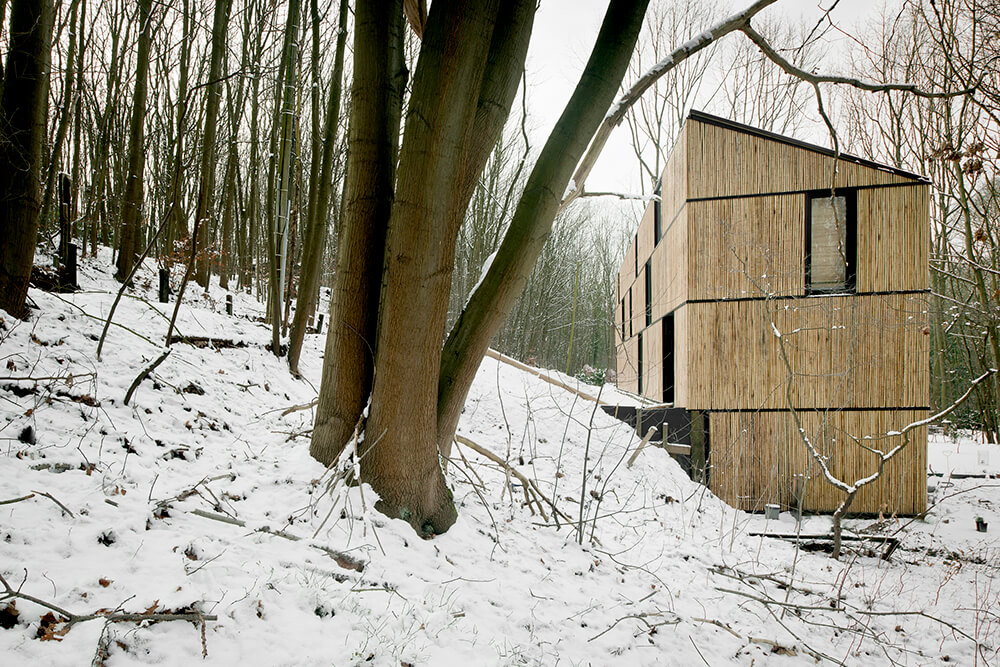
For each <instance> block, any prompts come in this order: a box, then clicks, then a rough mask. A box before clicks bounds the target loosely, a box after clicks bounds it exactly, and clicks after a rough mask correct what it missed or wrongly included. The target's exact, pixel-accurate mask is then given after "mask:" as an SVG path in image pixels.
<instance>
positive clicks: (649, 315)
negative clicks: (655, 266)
mask: <svg viewBox="0 0 1000 667" xmlns="http://www.w3.org/2000/svg"><path fill="white" fill-rule="evenodd" d="M651 270H652V264H651V263H650V260H648V259H647V260H646V326H647V327H648V326H649V325H650V324H652V323H653V278H652V274H651V273H650V271H651Z"/></svg>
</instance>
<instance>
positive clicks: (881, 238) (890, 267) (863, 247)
mask: <svg viewBox="0 0 1000 667" xmlns="http://www.w3.org/2000/svg"><path fill="white" fill-rule="evenodd" d="M929 198H930V188H929V186H917V187H906V188H883V189H877V190H860V191H858V291H861V292H888V291H900V290H914V289H926V288H927V286H928V263H929V257H928V255H929V252H930V243H931V241H930V224H929V223H928V217H929V211H930V201H929Z"/></svg>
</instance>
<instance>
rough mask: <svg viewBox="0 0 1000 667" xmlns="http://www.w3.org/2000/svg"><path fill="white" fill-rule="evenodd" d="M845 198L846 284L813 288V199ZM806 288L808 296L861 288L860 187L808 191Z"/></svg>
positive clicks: (846, 292) (839, 292)
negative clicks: (859, 258)
mask: <svg viewBox="0 0 1000 667" xmlns="http://www.w3.org/2000/svg"><path fill="white" fill-rule="evenodd" d="M831 197H843V198H844V204H845V208H846V210H845V216H846V220H845V223H846V225H847V230H846V231H847V250H846V253H845V254H846V258H845V259H846V266H845V271H844V286H843V287H813V285H812V253H811V252H810V248H811V247H812V202H813V200H814V199H830V198H831ZM805 198H806V220H805V235H804V236H805V248H803V256H804V258H805V290H806V294H807V295H814V294H854V293H856V292H857V290H858V189H857V188H836V189H834V190H830V189H825V190H810V191H808V192H806V194H805Z"/></svg>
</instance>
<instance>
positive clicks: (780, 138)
mask: <svg viewBox="0 0 1000 667" xmlns="http://www.w3.org/2000/svg"><path fill="white" fill-rule="evenodd" d="M688 120H696V121H698V122H699V123H705V124H707V125H715V126H716V127H721V128H724V129H727V130H733V131H734V132H742V133H743V134H750V135H753V136H755V137H761V138H764V139H769V140H771V141H777V142H779V143H782V144H787V145H788V146H794V147H796V148H802V149H805V150H807V151H812V152H814V153H820V154H822V155H826V156H828V157H834V158H837V159H840V160H846V161H848V162H853V163H855V164H859V165H861V166H863V167H868V168H869V169H877V170H879V171H887V172H889V173H891V174H895V175H896V176H902V177H903V178H909V179H911V180H914V181H917V182H919V183H927V184H930V183H931V180H930V179H929V178H927V177H926V176H921V175H920V174H914V173H913V172H909V171H906V170H904V169H897V168H896V167H891V166H889V165H887V164H881V163H878V162H874V161H872V160H866V159H865V158H862V157H858V156H856V155H850V154H848V153H840V154H838V153H836V152H835V151H833V150H831V149H829V148H826V147H825V146H818V145H816V144H810V143H808V142H805V141H799V140H798V139H792V138H791V137H786V136H784V135H781V134H775V133H774V132H768V131H767V130H761V129H760V128H756V127H753V126H751V125H744V124H743V123H737V122H736V121H734V120H729V119H728V118H721V117H719V116H713V115H711V114H707V113H705V112H704V111H695V110H694V109H692V110H691V111H690V112H688Z"/></svg>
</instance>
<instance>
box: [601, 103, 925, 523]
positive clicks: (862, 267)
mask: <svg viewBox="0 0 1000 667" xmlns="http://www.w3.org/2000/svg"><path fill="white" fill-rule="evenodd" d="M831 191H832V195H833V196H832V198H831ZM659 192H660V194H661V197H660V201H658V202H653V203H651V204H650V205H649V207H648V208H647V209H646V212H645V214H644V216H643V218H642V221H641V223H640V225H639V229H638V231H637V233H636V235H635V238H634V239H633V242H632V244H631V246H630V247H629V249H628V252H627V253H626V255H625V260H624V262H623V263H622V267H621V269H620V271H619V274H618V293H617V297H618V301H617V313H616V325H617V326H616V328H617V331H618V337H619V338H618V343H619V344H618V354H617V366H618V384H619V386H620V387H621V388H622V389H625V390H628V391H632V392H634V393H637V394H641V395H642V396H644V397H646V398H649V399H652V400H653V401H655V402H657V403H666V404H673V405H674V406H675V407H680V408H684V409H686V410H688V411H691V415H692V416H693V417H694V420H693V423H696V424H704V429H703V431H702V432H704V436H703V438H700V439H699V441H703V442H704V443H705V445H704V455H706V456H707V462H708V469H707V478H708V484H709V487H710V488H711V490H712V491H713V492H714V493H716V494H717V495H718V496H719V497H721V498H722V499H723V500H725V501H726V502H728V503H730V504H731V505H733V506H735V507H739V508H742V509H746V510H760V509H763V506H764V504H765V503H778V504H781V505H782V507H783V508H794V507H795V506H796V505H797V498H798V494H800V493H801V495H802V504H803V508H804V509H806V510H807V511H808V510H811V511H832V510H834V509H836V507H837V505H838V504H839V503H840V501H841V499H842V496H841V493H840V492H839V491H838V490H837V489H835V488H834V487H832V486H831V485H830V484H828V483H827V482H826V481H825V480H824V479H823V476H822V474H821V472H820V469H819V467H818V465H817V464H816V463H814V462H813V460H812V459H811V457H810V455H809V452H808V450H807V448H806V445H805V444H804V443H803V442H802V439H801V437H800V435H799V433H798V430H797V428H796V426H795V419H794V418H795V416H796V415H797V416H798V417H799V418H800V420H801V423H802V427H803V430H804V432H805V434H806V435H807V436H808V437H809V438H810V439H811V440H812V441H813V442H814V443H815V444H816V446H817V447H818V448H819V450H820V451H822V452H823V453H824V454H825V455H826V456H828V457H829V459H830V462H831V470H832V472H833V473H834V474H835V475H837V476H838V477H840V478H841V479H843V480H844V481H847V482H849V483H850V482H853V481H854V480H856V479H858V478H860V477H863V476H865V475H868V474H870V473H871V472H873V471H874V470H875V465H876V457H875V456H874V455H873V454H871V453H870V452H867V451H865V450H864V449H863V448H862V447H861V446H860V445H859V444H858V442H857V440H856V439H862V438H865V437H868V436H871V437H872V438H874V439H875V440H874V442H872V441H866V440H861V442H862V443H865V444H867V445H869V446H874V447H877V448H879V449H885V448H887V447H891V446H893V445H895V444H897V443H898V442H899V438H898V437H896V438H886V434H887V433H888V432H891V431H899V430H900V429H902V428H903V427H904V426H905V425H907V424H909V423H911V422H913V421H916V420H918V419H923V418H925V417H926V416H927V415H928V401H929V396H928V386H929V369H928V352H929V336H927V335H926V333H927V330H926V328H925V321H926V309H927V292H928V251H929V245H930V241H929V234H930V229H929V221H928V216H929V200H928V197H929V184H928V181H927V180H926V179H924V178H922V177H920V176H917V175H915V174H911V173H907V172H905V171H901V170H899V169H893V168H891V167H886V166H883V165H879V164H876V163H874V162H870V161H867V160H863V159H860V158H856V157H851V156H848V155H843V154H842V155H840V156H839V159H835V157H834V153H833V152H832V151H830V150H828V149H825V148H821V147H819V146H813V145H810V144H805V143H802V142H799V141H795V140H792V139H789V138H786V137H782V136H778V135H775V134H772V133H769V132H765V131H762V130H758V129H755V128H752V127H748V126H745V125H740V124H737V123H734V122H731V121H728V120H724V119H721V118H716V117H714V116H709V115H706V114H703V113H697V112H693V113H691V115H690V116H689V117H688V119H687V121H686V123H685V124H684V127H683V128H682V130H681V133H680V137H679V139H678V141H677V143H676V145H675V147H674V149H673V152H672V154H671V157H670V159H669V160H668V162H667V165H666V168H665V170H664V172H663V176H662V181H661V187H660V190H659ZM779 333H780V337H779V336H778V335H777V334H779ZM782 347H784V352H785V353H786V354H787V358H788V364H787V365H786V364H785V362H784V361H783V358H782ZM789 368H790V370H791V373H790V372H789ZM790 379H791V384H790V386H789V380H790ZM793 411H794V412H793ZM880 437H881V439H879V438H880ZM699 449H700V448H699ZM926 454H927V432H926V428H925V427H922V428H919V429H916V430H914V431H912V432H911V438H910V444H909V445H908V447H907V448H906V449H905V450H904V451H903V452H902V453H901V454H899V455H898V456H897V457H896V458H895V459H893V460H892V462H891V463H890V464H889V465H888V466H887V467H886V470H885V472H884V474H883V476H882V478H881V479H880V480H879V481H878V482H877V483H875V484H873V485H872V486H870V487H868V488H866V489H865V490H863V491H862V492H861V493H860V494H859V495H858V497H857V498H856V500H855V502H854V504H853V506H852V511H854V512H863V513H877V512H885V513H892V512H896V513H900V514H915V513H918V512H922V511H923V510H924V509H925V507H926V470H927V462H926ZM698 456H699V453H698V452H693V458H698Z"/></svg>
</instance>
